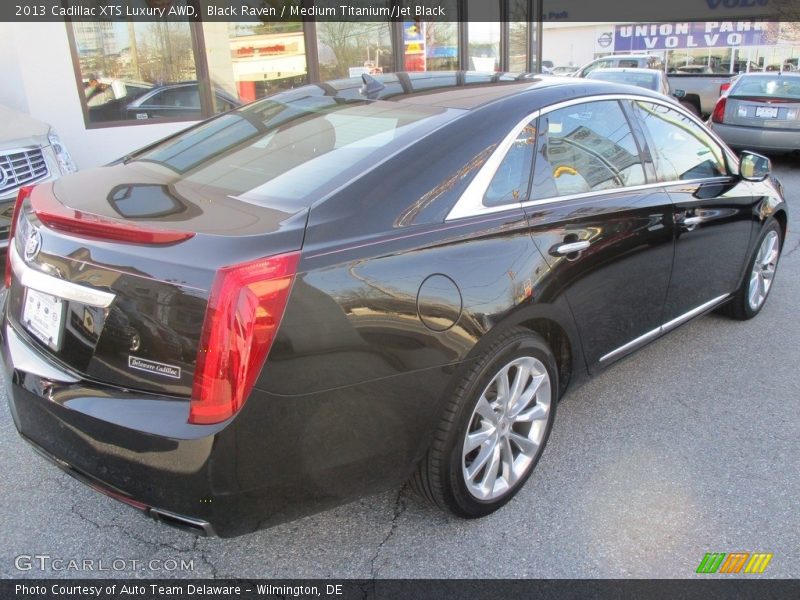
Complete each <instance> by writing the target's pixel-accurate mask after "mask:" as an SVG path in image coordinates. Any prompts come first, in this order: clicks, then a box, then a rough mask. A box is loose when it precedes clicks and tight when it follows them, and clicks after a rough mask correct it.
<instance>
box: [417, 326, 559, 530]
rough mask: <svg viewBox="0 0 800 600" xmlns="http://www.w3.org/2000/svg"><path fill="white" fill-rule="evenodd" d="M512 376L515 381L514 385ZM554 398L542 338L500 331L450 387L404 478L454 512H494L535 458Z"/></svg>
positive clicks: (551, 361)
mask: <svg viewBox="0 0 800 600" xmlns="http://www.w3.org/2000/svg"><path fill="white" fill-rule="evenodd" d="M518 377H520V378H521V379H520V384H521V385H520V386H519V387H515V383H516V381H517V378H518ZM503 378H505V381H506V382H507V385H508V393H507V394H503V393H502V387H501V386H502V385H503V384H502V381H503ZM515 390H522V393H521V394H517V395H515V394H514V391H515ZM528 397H530V398H529V399H528ZM558 397H559V396H558V369H557V366H556V360H555V357H554V356H553V353H552V351H551V350H550V348H549V347H548V345H547V343H546V342H545V340H544V339H543V338H542V337H541V336H539V335H538V334H536V333H533V332H531V331H529V330H527V329H522V328H514V329H510V330H509V331H507V332H505V333H504V334H502V335H501V336H500V337H499V338H498V339H497V340H495V341H494V342H493V343H492V344H491V345H490V346H489V347H488V349H487V350H485V351H484V352H483V353H482V354H481V355H480V356H479V357H478V359H477V360H476V361H475V363H474V364H473V366H472V367H471V368H470V370H469V371H468V372H467V373H466V374H464V375H463V376H462V377H461V379H460V380H459V381H458V382H457V384H456V385H455V390H454V391H453V393H452V396H451V397H450V399H449V400H448V402H447V405H446V407H445V409H444V414H443V415H442V418H441V421H440V423H439V426H438V428H437V430H436V432H435V434H434V439H433V443H432V444H431V447H430V448H429V450H428V453H427V455H426V456H425V457H424V458H423V459H422V461H421V462H420V464H419V466H418V467H417V471H416V473H415V474H414V475H413V476H412V478H411V481H410V484H411V487H412V489H414V490H415V491H416V492H417V493H418V494H419V495H421V496H422V497H424V498H426V499H427V500H429V501H430V502H432V503H433V504H435V505H436V506H438V507H440V508H441V509H443V510H445V511H449V512H451V513H453V514H454V515H457V516H459V517H463V518H468V519H473V518H478V517H483V516H486V515H488V514H490V513H492V512H494V511H496V510H497V509H499V508H500V507H501V506H503V505H504V504H505V503H506V502H508V501H509V500H511V498H513V497H514V495H515V494H516V493H517V492H518V491H519V490H520V489H521V488H522V486H523V485H524V484H525V482H526V481H527V479H528V477H530V474H531V473H532V472H533V469H534V468H535V466H536V463H537V462H538V461H539V458H540V457H541V455H542V451H543V450H544V447H545V445H546V444H547V439H548V437H549V436H550V430H551V429H552V426H553V420H554V418H555V410H556V399H557V398H558ZM503 398H505V399H506V401H505V402H503V401H501V400H502V399H503ZM515 398H516V399H518V400H517V402H514V401H513V400H514V399H515ZM508 399H511V400H512V401H511V402H508ZM520 419H526V420H520ZM468 435H469V436H470V437H469V438H467V436H468ZM526 440H527V441H526ZM468 441H469V446H474V448H472V449H469V448H468V446H467V442H468ZM534 442H536V443H534ZM495 465H496V469H494V472H495V473H496V478H495V479H492V476H491V475H492V471H490V469H492V467H493V466H495ZM469 474H471V475H472V478H471V479H470V477H469Z"/></svg>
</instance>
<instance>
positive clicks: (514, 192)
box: [483, 121, 536, 206]
mask: <svg viewBox="0 0 800 600" xmlns="http://www.w3.org/2000/svg"><path fill="white" fill-rule="evenodd" d="M535 148H536V121H532V122H531V123H529V124H528V125H526V126H525V128H524V129H523V130H522V131H521V132H520V134H519V135H518V136H517V138H516V139H515V140H514V143H513V144H512V146H511V148H510V149H509V150H508V153H507V154H506V155H505V158H503V162H501V163H500V166H499V167H498V169H497V172H496V173H495V174H494V177H493V178H492V181H491V183H490V184H489V187H488V188H487V189H486V193H485V194H484V196H483V204H484V206H500V205H502V204H514V203H517V202H523V201H525V200H527V199H528V185H529V184H530V180H531V166H532V165H533V152H534V149H535Z"/></svg>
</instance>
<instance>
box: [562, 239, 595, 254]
mask: <svg viewBox="0 0 800 600" xmlns="http://www.w3.org/2000/svg"><path fill="white" fill-rule="evenodd" d="M590 245H591V242H590V241H588V240H581V241H580V242H570V243H569V244H561V245H560V246H556V248H555V249H554V250H553V252H554V253H555V254H558V255H559V256H566V255H567V254H574V253H575V252H581V251H583V250H586V249H587V248H588V247H589V246H590Z"/></svg>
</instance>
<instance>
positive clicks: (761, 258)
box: [722, 218, 783, 321]
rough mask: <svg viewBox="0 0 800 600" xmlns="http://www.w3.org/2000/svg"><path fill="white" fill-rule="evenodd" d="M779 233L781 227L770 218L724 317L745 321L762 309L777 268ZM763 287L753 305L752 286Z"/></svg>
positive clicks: (781, 240)
mask: <svg viewBox="0 0 800 600" xmlns="http://www.w3.org/2000/svg"><path fill="white" fill-rule="evenodd" d="M781 233H782V231H781V226H780V224H779V223H778V222H777V221H776V220H775V219H772V218H770V219H769V221H767V224H766V225H765V226H764V228H763V229H762V231H761V234H760V235H759V236H758V241H757V242H756V245H755V248H754V250H753V254H752V255H751V256H750V260H748V261H747V270H746V271H745V276H744V280H743V281H742V285H741V286H739V289H738V290H736V292H735V293H734V295H733V298H731V299H730V301H728V303H727V304H725V306H724V307H723V308H722V312H723V313H724V314H726V315H728V316H729V317H731V318H734V319H737V320H739V321H746V320H747V319H752V318H753V317H755V316H756V315H757V314H758V313H760V312H761V309H762V308H764V304H766V302H767V297H768V296H769V292H770V290H771V289H772V283H773V282H774V280H775V274H776V273H777V269H778V260H779V259H780V255H781V248H782V246H783V238H782V235H781ZM764 284H766V288H765V289H764V288H763V287H762V288H761V289H760V291H759V293H758V294H757V296H758V298H757V301H756V302H753V300H754V298H755V297H756V294H755V292H754V286H755V285H762V286H763V285H764Z"/></svg>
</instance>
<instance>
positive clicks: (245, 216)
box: [7, 165, 307, 397]
mask: <svg viewBox="0 0 800 600" xmlns="http://www.w3.org/2000/svg"><path fill="white" fill-rule="evenodd" d="M99 171H100V175H102V177H104V178H105V179H104V181H103V185H102V186H98V185H97V181H96V179H95V180H94V185H90V184H91V182H92V181H93V180H92V178H91V176H89V174H88V173H83V174H81V175H82V176H80V177H74V178H68V180H70V181H68V180H60V181H59V182H58V185H57V186H55V185H54V184H45V185H42V186H38V187H36V188H34V190H33V195H32V197H31V199H30V201H29V202H26V203H25V204H24V205H23V207H22V209H21V211H20V214H19V217H18V221H17V230H16V233H15V237H14V240H12V244H11V246H10V247H9V252H10V253H11V256H10V258H11V263H12V266H13V273H14V276H13V278H12V284H11V287H10V289H9V294H8V301H7V315H8V319H9V321H10V322H11V323H12V325H13V326H14V327H15V329H16V330H17V331H18V332H20V333H21V334H22V335H23V336H25V338H26V339H27V340H28V341H29V343H30V344H32V345H34V346H36V347H37V348H38V349H39V350H40V351H41V352H43V353H45V354H47V355H49V356H50V357H51V358H53V359H55V360H56V361H57V362H59V363H61V364H62V365H63V366H65V367H67V368H68V369H70V370H71V371H73V372H76V373H77V374H79V375H80V376H82V377H85V378H88V379H91V380H94V381H98V382H101V383H106V384H110V385H114V386H119V387H124V388H128V389H135V390H140V391H145V392H153V393H159V394H166V395H172V396H184V397H189V396H191V393H192V385H193V378H194V371H195V366H196V363H197V355H198V348H199V345H200V339H201V333H202V329H203V323H204V319H205V315H206V308H207V304H208V298H209V290H210V289H211V288H212V284H213V281H214V277H215V275H216V273H217V271H218V270H219V269H220V268H222V267H225V266H228V265H232V264H237V263H240V262H243V261H247V260H252V259H255V258H260V257H263V256H269V255H273V254H279V253H282V252H287V251H293V250H297V249H299V248H300V246H301V245H302V240H303V232H304V229H305V217H306V213H307V210H300V211H298V212H295V213H293V214H289V213H286V212H282V211H280V210H276V209H274V208H268V207H264V206H260V207H259V206H255V205H253V204H250V203H246V202H244V203H243V202H241V201H238V200H236V199H234V198H230V197H229V195H228V194H224V195H220V196H218V197H217V198H215V199H214V198H212V195H211V193H210V190H209V188H208V187H206V188H205V189H204V193H203V199H202V200H201V199H197V198H196V199H190V197H189V196H190V195H189V193H188V192H185V190H184V191H183V192H181V193H176V188H175V187H172V188H170V187H169V186H166V187H163V186H162V183H160V182H158V181H154V180H152V179H145V178H142V177H141V173H140V172H139V171H138V170H136V169H134V170H129V169H127V168H126V167H125V166H124V165H118V166H116V167H111V168H108V169H101V170H99ZM89 173H91V172H89ZM137 177H138V179H135V178H137ZM109 179H113V183H114V185H109ZM134 180H136V181H137V183H132V181H134ZM153 186H155V187H153ZM98 187H99V188H101V189H102V188H105V189H106V190H108V189H111V190H122V189H124V190H125V191H124V192H119V194H120V195H119V198H121V199H122V200H121V203H120V204H121V205H122V206H121V208H122V210H123V211H124V210H128V209H127V208H126V207H125V205H124V203H125V201H127V200H128V199H135V200H137V202H136V203H135V204H132V205H131V207H132V208H131V210H133V208H137V209H138V210H139V211H140V212H141V206H142V205H143V204H144V205H148V202H149V206H150V210H151V213H149V214H148V216H147V217H144V218H141V216H140V218H139V219H137V220H136V221H132V220H131V219H130V218H129V219H120V215H119V214H117V215H116V219H117V220H118V221H119V222H121V223H123V224H126V225H129V224H131V223H133V225H134V226H135V227H148V228H151V229H152V230H153V231H156V230H158V228H163V227H168V228H169V230H170V231H186V232H191V233H193V234H194V235H192V236H191V237H188V238H187V239H183V240H181V241H178V242H176V243H168V244H140V243H129V242H126V241H121V240H118V239H117V240H103V239H98V238H96V237H88V236H86V235H83V234H82V233H79V234H75V233H74V232H72V231H67V230H65V229H64V228H63V227H62V225H61V224H60V223H57V227H56V228H54V227H51V226H48V224H47V223H46V222H43V221H42V220H41V219H40V218H39V216H38V215H37V213H36V211H35V210H34V208H35V207H37V206H42V205H43V202H44V205H46V206H48V207H49V206H51V205H52V203H53V200H54V198H55V196H56V195H57V194H58V192H60V193H61V194H62V195H63V194H64V193H65V190H67V193H68V194H69V197H73V195H75V197H77V198H80V200H79V201H78V202H75V203H74V204H76V205H77V206H80V207H82V208H83V207H86V208H85V209H84V210H88V208H89V207H92V208H95V207H99V206H102V205H103V204H102V203H101V202H100V194H97V193H96V192H95V191H93V190H97V189H98ZM81 188H83V189H85V190H86V193H85V194H78V191H79V190H80V189H81ZM54 192H55V193H54ZM108 197H109V198H111V197H114V192H113V191H112V193H110V194H108ZM166 202H176V203H177V204H178V205H179V209H177V210H168V209H167V208H166ZM71 204H73V203H71ZM105 204H106V205H108V202H105ZM57 206H61V207H63V206H64V205H63V204H58V205H57ZM174 207H175V204H173V208H174ZM75 208H76V207H75V206H72V207H71V209H75ZM158 211H161V213H163V214H162V215H159V216H154V214H155V213H156V212H158ZM99 212H100V211H98V210H96V209H95V210H94V211H92V212H91V213H79V215H81V216H85V215H86V214H92V215H96V214H98V213H99ZM102 212H104V213H105V215H103V216H108V217H110V218H111V214H110V212H109V211H108V210H104V211H102ZM79 220H80V219H79ZM115 222H116V221H115Z"/></svg>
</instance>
